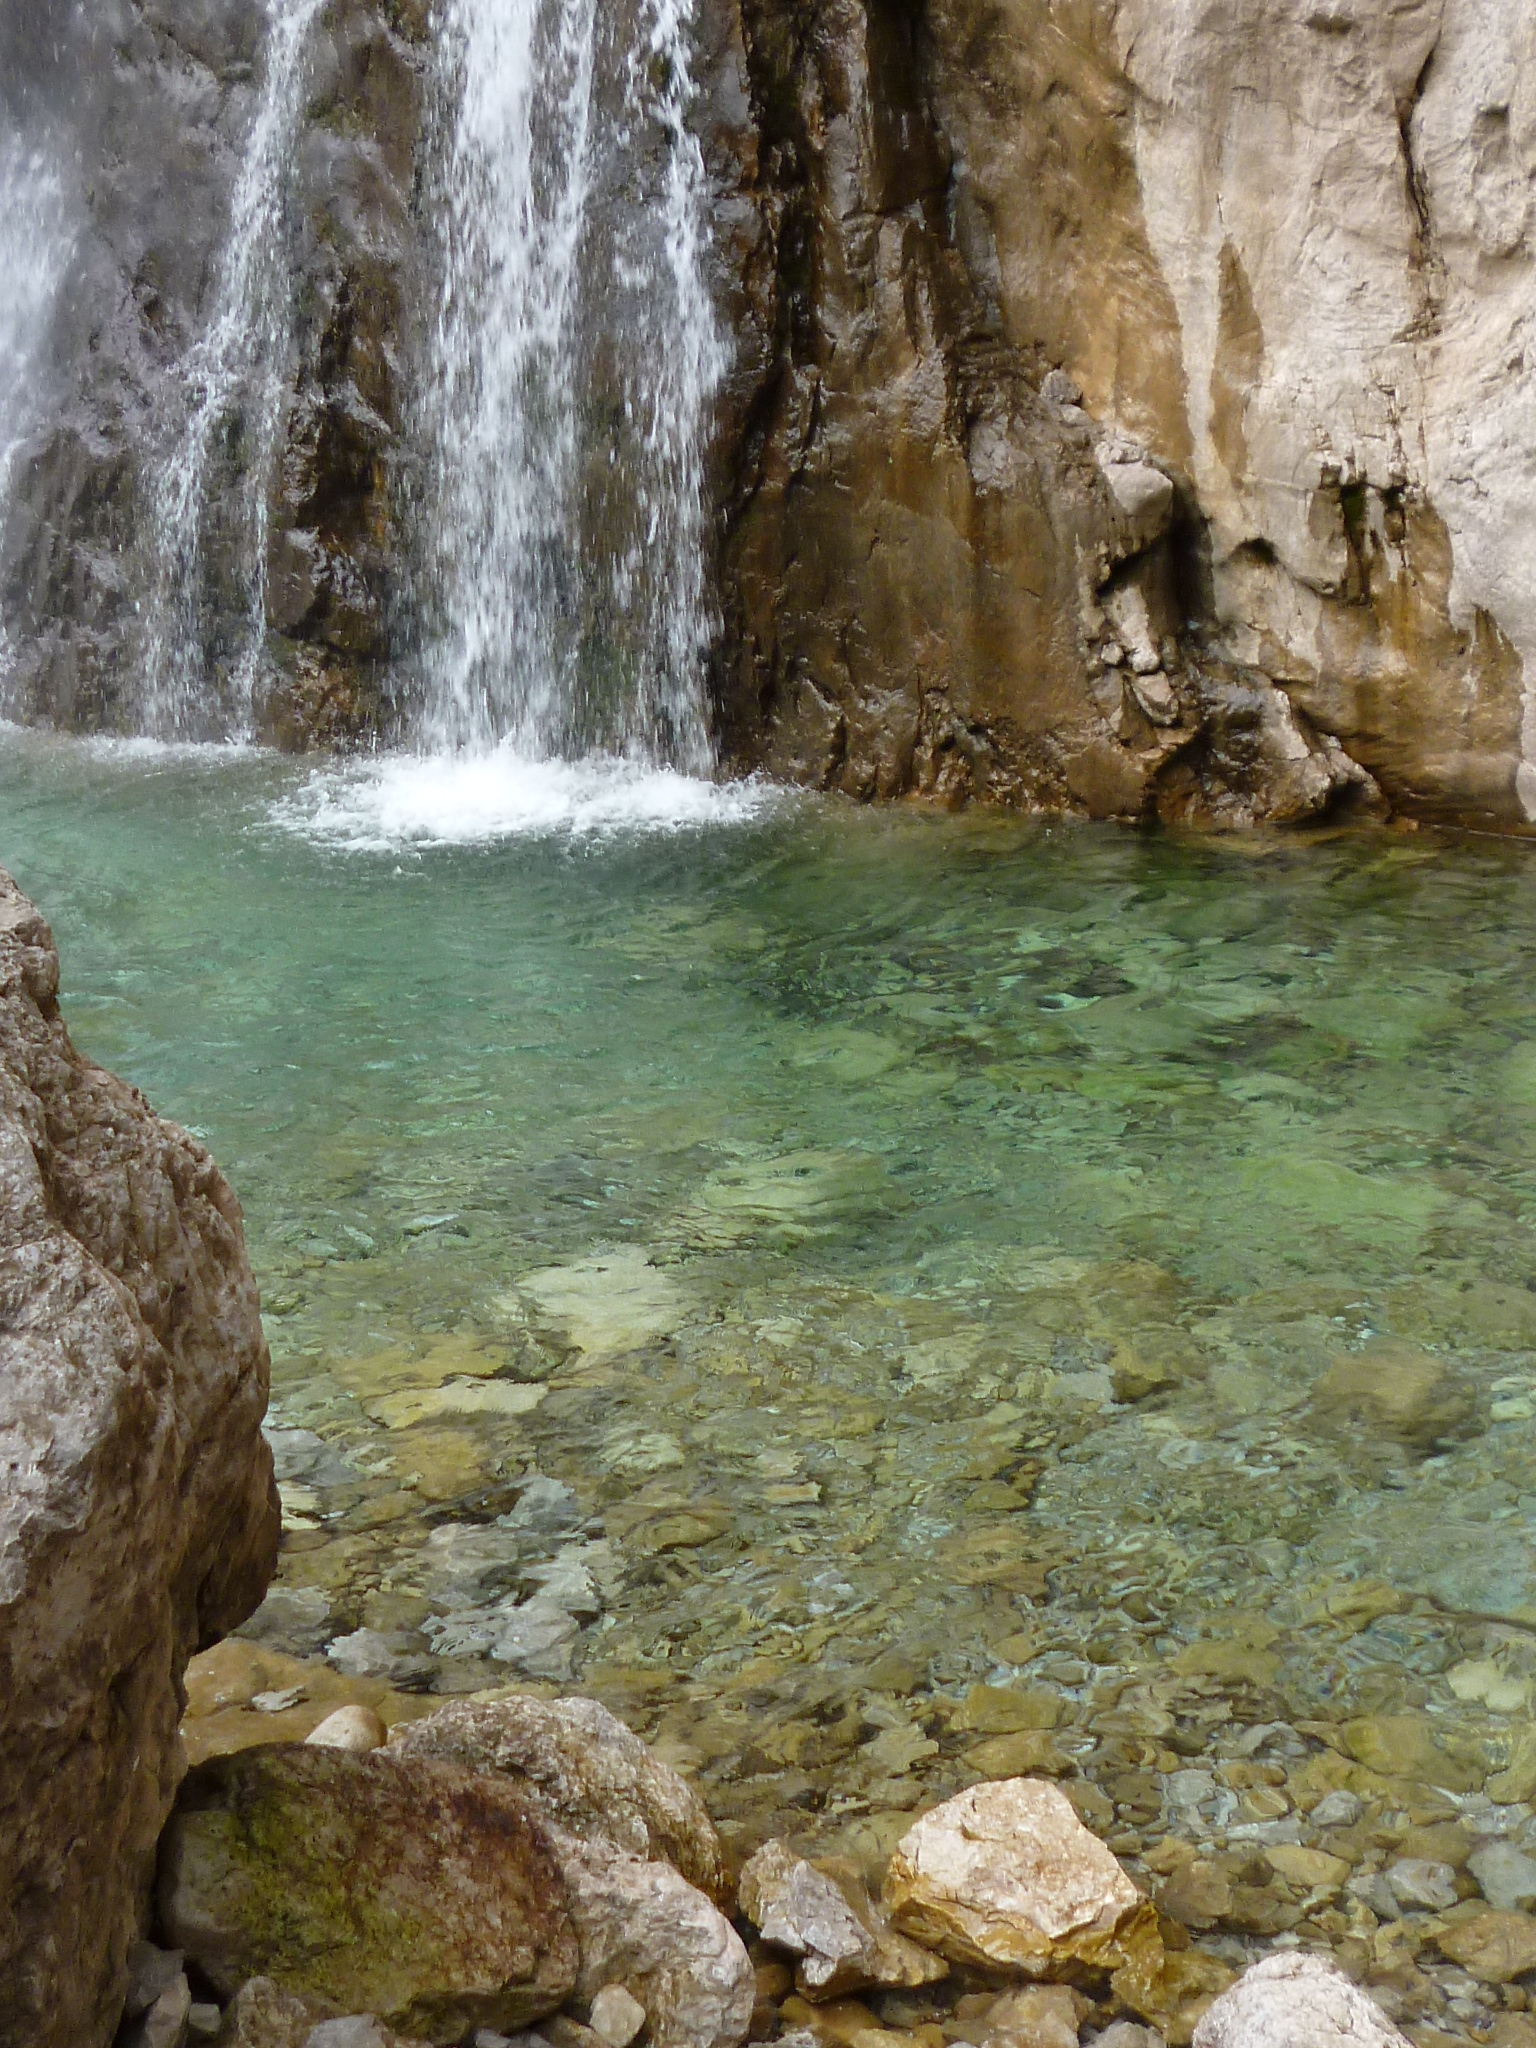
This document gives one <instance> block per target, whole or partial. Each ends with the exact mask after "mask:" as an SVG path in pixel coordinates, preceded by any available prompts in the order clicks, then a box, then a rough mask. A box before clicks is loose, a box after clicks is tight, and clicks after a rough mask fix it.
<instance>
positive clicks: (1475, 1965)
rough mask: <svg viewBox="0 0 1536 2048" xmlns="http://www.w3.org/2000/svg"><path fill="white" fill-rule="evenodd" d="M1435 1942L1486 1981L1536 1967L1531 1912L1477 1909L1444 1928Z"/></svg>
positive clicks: (1499, 1980)
mask: <svg viewBox="0 0 1536 2048" xmlns="http://www.w3.org/2000/svg"><path fill="white" fill-rule="evenodd" d="M1436 1943H1437V1946H1438V1947H1439V1950H1440V1953H1441V1954H1442V1955H1443V1956H1448V1957H1449V1958H1450V1960H1451V1961H1452V1962H1453V1963H1460V1964H1461V1966H1462V1968H1463V1969H1464V1970H1466V1971H1468V1972H1469V1974H1470V1975H1472V1976H1474V1977H1476V1978H1477V1979H1478V1981H1479V1982H1480V1983H1483V1984H1507V1983H1509V1982H1510V1980H1511V1979H1512V1978H1514V1977H1523V1976H1524V1975H1525V1973H1526V1972H1527V1970H1536V1920H1533V1919H1532V1918H1531V1916H1530V1914H1529V1913H1500V1912H1494V1911H1489V1912H1487V1913H1477V1914H1474V1915H1473V1917H1472V1918H1471V1919H1469V1920H1463V1921H1460V1922H1458V1924H1457V1925H1455V1926H1454V1927H1448V1928H1446V1929H1444V1930H1443V1931H1442V1932H1441V1933H1440V1934H1439V1935H1438V1936H1437V1937H1436Z"/></svg>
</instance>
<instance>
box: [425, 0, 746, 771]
mask: <svg viewBox="0 0 1536 2048" xmlns="http://www.w3.org/2000/svg"><path fill="white" fill-rule="evenodd" d="M689 26H690V24H689V19H688V11H687V7H686V5H684V4H680V0H639V4H638V5H636V4H635V0H617V4H614V0H449V5H448V8H447V11H446V15H445V19H444V23H443V69H442V80H441V83H442V113H441V115H440V139H439V145H438V151H437V161H438V173H437V177H438V190H437V192H436V193H435V195H434V197H435V216H436V219H437V221H438V222H439V224H440V231H441V236H442V293H441V303H440V312H439V318H438V321H437V324H436V331H435V334H434V336H433V363H432V367H431V372H430V375H429V378H428V382H427V390H426V394H425V406H424V410H425V421H424V425H425V429H426V438H427V441H428V445H429V448H430V450H431V460H430V464H429V477H428V484H427V490H426V493H425V503H424V507H423V535H424V546H423V556H424V562H425V572H426V573H425V577H424V597H423V612H424V614H425V618H426V646H425V652H424V662H423V670H424V677H423V685H424V701H423V708H422V716H421V733H420V737H421V740H422V742H423V743H424V744H425V745H426V746H427V747H428V748H429V749H439V750H440V749H445V748H448V749H470V750H479V749H484V748H487V747H490V746H493V745H496V744H498V743H501V742H507V743H510V744H511V745H512V746H513V747H514V748H515V749H516V750H517V751H519V752H521V753H523V754H526V755H529V756H532V757H534V758H537V759H547V758H550V757H566V758H569V757H572V756H579V755H582V754H585V753H589V752H593V751H602V752H608V753H614V754H623V755H627V756H628V757H629V758H631V759H634V760H639V761H647V762H652V763H666V764H669V765H671V766H673V767H677V768H681V769H684V770H686V771H688V772H692V773H701V772H706V771H707V770H708V768H709V765H710V748H709V740H708V732H707V724H706V719H705V714H704V700H703V687H702V663H703V655H704V652H705V648H706V645H707V640H708V632H709V621H708V614H707V605H706V580H705V541H706V534H705V514H704V448H705V436H706V432H707V424H708V416H709V411H710V406H711V403H712V401H713V398H714V395H715V392H716V390H717V388H718V386H719V383H720V380H721V377H722V376H723V374H724V370H725V360H726V359H725V350H724V345H723V341H722V338H721V336H720V333H719V329H718V326H717V322H716V319H715V314H714V309H713V306H712V304H711V301H710V297H709V293H708V289H707V285H706V280H705V276H704V267H703V263H704V218H705V203H706V196H707V195H706V187H705V172H704V163H703V156H702V152H701V151H700V149H699V145H698V142H697V140H696V138H695V137H694V136H693V135H692V134H691V133H690V132H689V130H688V128H687V125H686V116H687V112H688V108H689V105H690V102H691V100H692V98H693V95H694V85H693V80H692V72H691V55H690V49H689Z"/></svg>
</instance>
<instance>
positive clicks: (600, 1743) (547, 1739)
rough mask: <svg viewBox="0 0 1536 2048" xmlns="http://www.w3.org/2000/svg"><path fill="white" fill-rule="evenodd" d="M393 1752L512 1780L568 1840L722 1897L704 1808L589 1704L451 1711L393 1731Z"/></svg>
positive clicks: (471, 1703)
mask: <svg viewBox="0 0 1536 2048" xmlns="http://www.w3.org/2000/svg"><path fill="white" fill-rule="evenodd" d="M392 1748H393V1751H394V1753H395V1755H397V1756H402V1757H404V1756H409V1757H436V1758H438V1759H439V1760H440V1761H442V1762H445V1763H456V1764H462V1765H464V1767H465V1768H466V1769H468V1770H475V1771H494V1772H496V1773H497V1774H498V1775H499V1776H502V1777H506V1778H510V1779H512V1780H513V1781H514V1782H515V1783H517V1784H519V1785H521V1786H522V1787H523V1788H524V1790H525V1791H526V1792H527V1794H528V1796H529V1797H530V1798H531V1799H532V1800H533V1801H534V1802H535V1804H536V1805H537V1806H538V1808H539V1810H540V1812H542V1813H544V1814H545V1815H547V1817H548V1818H549V1819H550V1820H552V1821H555V1822H557V1823H558V1824H559V1826H561V1827H562V1828H565V1829H566V1830H567V1831H568V1832H569V1833H571V1834H573V1835H576V1836H578V1837H580V1838H581V1839H583V1840H585V1839H589V1838H591V1837H594V1836H599V1837H601V1838H602V1839H603V1840H604V1841H606V1842H610V1843H612V1844H613V1846H614V1847H615V1848H618V1849H623V1850H625V1851H627V1852H628V1854H630V1855H631V1856H639V1857H642V1858H644V1859H646V1860H647V1861H653V1862H667V1863H671V1864H673V1865H675V1866H676V1868H677V1869H678V1870H679V1871H680V1872H681V1873H682V1875H683V1876H684V1877H685V1878H686V1879H687V1880H688V1882H689V1883H690V1884H692V1885H697V1886H698V1888H699V1890H700V1891H702V1892H707V1893H708V1894H709V1896H710V1897H711V1898H712V1899H715V1900H716V1901H718V1900H720V1898H721V1897H722V1895H723V1892H724V1887H725V1859H724V1857H723V1855H722V1854H721V1849H720V1838H719V1836H718V1835H717V1834H716V1833H715V1829H714V1824H713V1822H712V1821H711V1820H710V1817H709V1814H708V1813H707V1812H706V1810H705V1807H704V1802H703V1800H702V1799H700V1797H699V1795H698V1794H697V1792H695V1791H694V1789H693V1787H692V1786H691V1785H689V1784H688V1783H687V1782H686V1781H685V1780H684V1779H682V1778H680V1777H679V1776H678V1774H677V1772H676V1771H674V1770H673V1769H672V1768H671V1767H670V1765H668V1764H664V1763H663V1762H662V1761H661V1759H660V1758H659V1757H657V1756H653V1755H652V1753H651V1752H650V1750H648V1749H647V1748H646V1746H645V1744H644V1743H643V1742H642V1741H641V1740H640V1738H639V1736H638V1735H636V1734H635V1733H634V1731H633V1730H632V1729H629V1728H626V1727H625V1726H624V1723H623V1722H622V1721H620V1720H617V1719H615V1717H614V1716H613V1715H612V1714H610V1713H609V1711H608V1709H607V1708H606V1707H604V1706H601V1705H599V1703H598V1702H597V1701H596V1700H589V1699H580V1698H573V1699H563V1700H541V1699H535V1698H534V1697H533V1696H532V1695H531V1694H526V1693H518V1694H515V1695H514V1696H513V1697H512V1698H510V1699H501V1700H491V1701H477V1700H463V1701H457V1702H455V1703H454V1704H453V1705H452V1706H447V1707H441V1708H439V1710H438V1711H437V1712H436V1713H435V1714H432V1715H431V1716H429V1717H428V1718H427V1719H426V1720H424V1721H417V1722H414V1723H412V1724H411V1726H409V1727H407V1728H402V1729H400V1730H399V1731H398V1732H397V1733H396V1735H395V1737H394V1741H393V1744H392Z"/></svg>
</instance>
